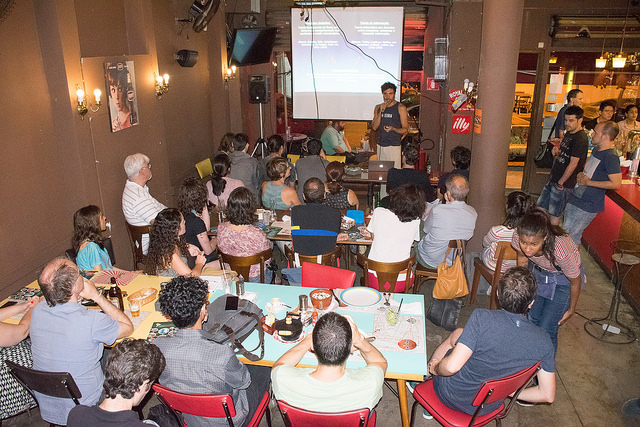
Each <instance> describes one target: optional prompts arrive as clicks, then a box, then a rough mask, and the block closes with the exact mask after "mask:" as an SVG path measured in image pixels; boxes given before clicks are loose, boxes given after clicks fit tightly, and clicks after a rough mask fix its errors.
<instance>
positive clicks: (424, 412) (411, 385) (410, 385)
mask: <svg viewBox="0 0 640 427" xmlns="http://www.w3.org/2000/svg"><path fill="white" fill-rule="evenodd" d="M418 384H420V383H419V382H418V381H407V389H408V390H409V391H410V392H411V394H413V391H414V390H415V389H416V387H417V386H418ZM422 418H424V419H425V420H432V419H433V415H431V414H430V413H429V411H427V410H426V409H423V410H422Z"/></svg>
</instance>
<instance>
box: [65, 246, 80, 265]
mask: <svg viewBox="0 0 640 427" xmlns="http://www.w3.org/2000/svg"><path fill="white" fill-rule="evenodd" d="M64 256H65V257H66V258H67V259H68V260H69V261H71V262H72V263H74V264H75V263H76V257H77V254H76V251H74V250H73V248H69V249H67V250H66V251H64Z"/></svg>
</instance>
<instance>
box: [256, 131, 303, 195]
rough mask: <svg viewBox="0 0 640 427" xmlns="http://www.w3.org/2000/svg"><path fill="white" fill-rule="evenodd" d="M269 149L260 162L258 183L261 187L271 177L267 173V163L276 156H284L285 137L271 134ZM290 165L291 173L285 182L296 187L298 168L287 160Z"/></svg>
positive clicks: (268, 140)
mask: <svg viewBox="0 0 640 427" xmlns="http://www.w3.org/2000/svg"><path fill="white" fill-rule="evenodd" d="M267 151H268V152H269V154H268V155H267V156H266V157H265V158H263V159H261V160H260V161H259V162H258V184H259V186H260V189H262V185H263V184H264V183H265V182H267V181H269V179H271V178H270V177H269V176H268V175H267V165H268V164H269V162H270V161H271V160H273V159H275V158H276V157H282V154H283V153H284V138H282V137H281V136H280V135H278V134H274V135H271V136H270V137H269V138H268V139H267ZM287 163H288V164H289V167H290V168H291V171H290V175H289V176H288V177H287V178H285V180H284V183H285V184H286V185H288V186H289V187H291V188H295V185H296V169H295V167H293V164H292V163H291V162H289V161H288V160H287Z"/></svg>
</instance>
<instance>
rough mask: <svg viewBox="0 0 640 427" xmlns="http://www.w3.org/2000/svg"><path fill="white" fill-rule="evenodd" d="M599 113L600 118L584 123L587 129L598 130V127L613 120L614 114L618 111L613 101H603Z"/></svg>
mask: <svg viewBox="0 0 640 427" xmlns="http://www.w3.org/2000/svg"><path fill="white" fill-rule="evenodd" d="M598 111H599V114H598V117H596V118H595V119H592V120H589V121H587V122H586V123H584V128H585V129H587V130H594V129H595V128H596V125H598V124H600V123H604V122H608V121H609V120H611V119H612V118H613V113H614V112H615V111H616V106H615V104H614V103H613V102H611V101H602V102H601V103H600V108H599V110H598Z"/></svg>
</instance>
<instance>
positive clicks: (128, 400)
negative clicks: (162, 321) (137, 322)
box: [67, 339, 165, 427]
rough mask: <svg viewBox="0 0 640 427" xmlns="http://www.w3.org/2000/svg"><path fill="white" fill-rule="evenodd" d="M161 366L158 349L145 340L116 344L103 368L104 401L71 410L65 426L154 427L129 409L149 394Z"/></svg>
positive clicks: (131, 340) (162, 360)
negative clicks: (150, 426)
mask: <svg viewBox="0 0 640 427" xmlns="http://www.w3.org/2000/svg"><path fill="white" fill-rule="evenodd" d="M164 364H165V361H164V356H163V355H162V353H161V352H160V349H159V348H158V347H156V346H155V345H153V344H151V343H150V342H149V341H147V340H133V339H126V340H124V341H122V342H119V343H118V344H116V345H115V347H113V349H112V350H111V352H110V354H109V360H108V362H107V365H106V367H105V378H104V392H105V399H104V400H103V401H102V403H100V405H95V406H91V407H89V406H85V405H79V406H76V407H75V408H73V409H72V410H71V412H69V419H68V420H67V426H68V427H76V426H77V427H83V426H89V425H90V426H99V427H101V426H123V425H124V426H128V427H133V426H139V427H144V426H149V425H154V426H157V425H158V424H156V423H155V422H153V421H149V420H145V421H141V420H140V418H139V417H138V413H137V412H135V411H133V410H132V409H133V407H134V406H137V405H138V404H139V403H140V402H141V401H142V399H143V398H144V397H145V396H146V395H147V393H148V392H149V390H151V386H152V385H153V383H154V382H155V381H156V380H157V379H158V377H159V376H160V373H161V372H162V370H163V369H164Z"/></svg>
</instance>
